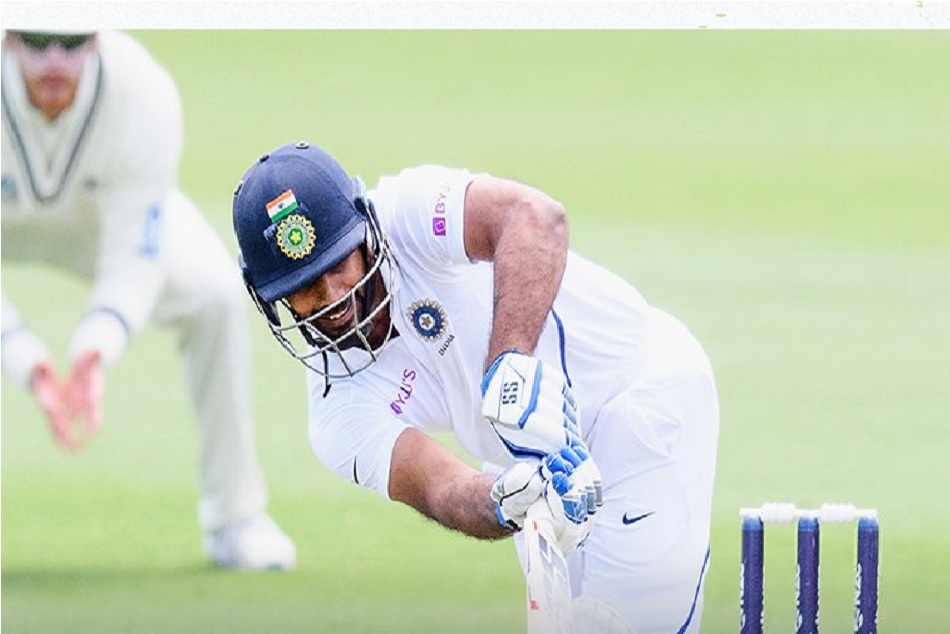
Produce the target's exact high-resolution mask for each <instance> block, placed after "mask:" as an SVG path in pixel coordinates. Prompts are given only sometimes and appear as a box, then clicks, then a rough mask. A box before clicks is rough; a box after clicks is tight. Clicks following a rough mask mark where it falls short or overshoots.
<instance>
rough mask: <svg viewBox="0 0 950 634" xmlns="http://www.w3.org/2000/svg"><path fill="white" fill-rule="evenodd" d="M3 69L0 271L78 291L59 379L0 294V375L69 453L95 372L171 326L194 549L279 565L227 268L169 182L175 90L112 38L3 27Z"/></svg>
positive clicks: (243, 337) (79, 437) (240, 306)
mask: <svg viewBox="0 0 950 634" xmlns="http://www.w3.org/2000/svg"><path fill="white" fill-rule="evenodd" d="M2 64H3V90H2V96H3V136H2V144H3V216H2V217H3V245H2V246H3V248H2V254H3V262H4V265H6V264H7V263H8V262H39V263H42V264H45V265H49V266H52V267H56V268H58V269H60V270H62V271H66V272H69V273H74V274H77V275H79V276H81V277H82V278H84V279H86V280H89V281H90V282H91V285H92V289H91V294H90V297H89V302H88V308H87V309H86V311H85V314H84V315H83V316H82V318H81V320H80V321H79V323H78V324H77V325H76V328H75V330H74V332H73V335H72V342H71V344H70V348H69V353H68V354H69V359H70V363H71V365H72V367H71V370H70V371H69V372H68V374H67V376H66V377H65V378H64V379H63V380H62V381H61V380H60V378H58V377H57V374H56V369H55V362H54V358H53V356H52V354H51V353H50V351H49V350H48V349H47V347H46V346H45V345H44V343H43V342H42V341H41V340H40V339H39V338H38V337H37V336H36V335H35V334H34V333H32V332H31V331H30V330H29V329H28V328H27V327H26V326H25V324H24V323H23V322H22V321H21V319H20V317H19V315H18V312H17V310H16V308H15V307H14V305H13V304H12V303H11V302H10V301H9V300H8V299H7V297H6V295H5V294H4V296H3V313H2V316H3V334H2V364H3V371H4V374H5V375H6V376H7V377H9V378H10V379H11V380H12V381H13V382H15V383H16V384H17V385H19V386H22V387H24V388H26V389H28V390H30V391H31V393H32V395H33V397H34V399H35V400H36V402H37V404H38V405H39V407H40V409H41V410H42V411H43V413H44V414H45V416H46V418H47V419H48V420H49V424H50V427H51V429H52V432H53V435H54V437H55V438H56V440H57V442H59V443H60V444H61V445H63V446H64V447H66V448H67V449H70V450H76V449H78V448H79V447H80V446H81V445H82V444H83V443H84V442H85V441H86V440H88V438H89V437H90V435H91V434H93V433H94V432H95V431H96V429H97V428H98V427H99V425H100V423H101V421H102V416H103V414H102V394H103V388H104V368H106V367H108V366H111V365H113V364H114V363H116V362H117V361H118V360H119V358H120V357H121V356H122V354H123V352H124V350H125V348H126V345H127V344H128V342H129V339H130V338H131V337H133V336H134V335H135V334H136V333H137V332H139V330H140V329H141V328H142V327H143V326H144V324H145V323H146V322H147V321H148V320H149V319H152V320H154V321H155V322H157V323H159V324H163V325H167V326H171V327H174V328H175V332H176V334H177V339H178V344H179V346H180V350H181V353H182V356H183V358H184V367H185V381H186V384H187V388H188V391H189V394H190V397H191V399H192V402H193V405H194V408H195V411H196V414H197V419H198V428H199V432H200V434H199V451H200V454H199V471H200V474H199V475H200V478H199V488H200V501H199V509H198V511H199V520H200V525H201V528H202V530H203V534H204V540H203V545H204V548H205V551H206V552H207V554H208V555H209V557H210V558H211V559H212V560H213V561H214V562H215V563H216V564H217V565H220V566H224V567H229V568H238V569H262V568H266V569H274V568H276V569H289V568H292V567H293V566H294V565H295V560H296V552H295V548H294V545H293V543H292V542H291V541H290V540H289V539H288V538H287V536H286V535H285V534H284V533H283V532H282V531H281V530H280V529H279V528H278V527H277V525H276V524H275V523H274V522H273V520H272V519H271V517H270V516H269V515H268V514H267V513H266V505H267V491H266V487H265V484H264V481H263V478H262V475H261V472H260V468H259V465H258V463H257V459H256V456H255V453H254V447H253V430H252V421H251V419H250V414H249V412H250V411H251V410H250V403H249V402H248V394H249V393H250V390H249V386H250V358H249V354H250V344H249V338H248V333H247V331H246V326H247V325H246V316H245V305H244V303H243V300H242V299H241V298H242V296H243V291H242V290H241V282H240V277H239V273H238V271H237V269H236V267H235V266H234V263H233V259H232V258H231V257H230V256H229V255H228V253H227V250H226V249H225V247H224V245H223V243H222V242H221V240H220V239H219V237H218V236H217V235H216V234H215V233H214V232H213V230H212V229H211V227H210V226H209V225H208V224H207V223H206V221H205V219H204V218H203V217H202V216H201V215H200V213H199V212H198V211H197V209H196V208H195V207H194V206H193V204H192V203H191V202H190V201H189V200H188V199H187V198H186V197H185V196H184V195H183V194H182V192H181V191H179V190H178V188H177V185H176V183H177V172H178V163H179V156H180V153H181V147H182V113H181V104H180V102H179V96H178V92H177V88H176V87H175V85H174V84H173V82H172V80H171V78H170V77H169V76H168V74H167V73H166V72H165V71H164V70H163V69H162V68H161V67H160V66H159V65H158V64H157V63H156V62H155V61H154V60H153V59H152V58H151V57H150V56H149V55H148V53H147V52H146V51H145V49H144V48H143V47H142V46H141V45H139V44H138V43H137V42H135V41H133V40H132V39H131V38H129V37H128V36H126V35H124V34H121V33H110V32H102V33H45V32H16V31H7V32H6V33H5V34H4V38H3V59H2ZM4 274H5V276H6V275H9V274H11V273H10V271H9V269H7V270H5V271H4ZM49 306H50V310H59V309H60V308H61V307H58V306H57V305H56V302H55V300H54V299H50V300H49Z"/></svg>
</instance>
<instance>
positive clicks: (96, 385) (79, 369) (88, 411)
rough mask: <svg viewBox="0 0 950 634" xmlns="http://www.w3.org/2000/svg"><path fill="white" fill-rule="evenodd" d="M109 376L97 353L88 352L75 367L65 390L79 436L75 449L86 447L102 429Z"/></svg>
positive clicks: (76, 438) (73, 443) (69, 410)
mask: <svg viewBox="0 0 950 634" xmlns="http://www.w3.org/2000/svg"><path fill="white" fill-rule="evenodd" d="M104 391H105V374H104V372H103V369H102V364H101V362H100V358H99V353H98V352H96V351H90V352H84V353H83V354H81V355H79V357H78V358H77V359H76V362H75V363H74V364H73V369H72V372H70V375H69V379H68V380H67V382H66V386H65V388H64V390H63V396H64V398H65V402H66V407H67V411H68V412H69V415H70V418H71V419H73V420H75V422H76V425H77V428H78V431H79V433H78V435H77V436H76V437H75V438H71V439H70V442H71V443H72V447H71V448H72V449H78V448H79V447H81V446H82V445H84V444H85V443H86V442H87V441H88V440H89V439H90V438H91V437H92V435H93V434H95V433H96V431H97V430H98V429H99V427H100V426H101V425H102V394H103V392H104Z"/></svg>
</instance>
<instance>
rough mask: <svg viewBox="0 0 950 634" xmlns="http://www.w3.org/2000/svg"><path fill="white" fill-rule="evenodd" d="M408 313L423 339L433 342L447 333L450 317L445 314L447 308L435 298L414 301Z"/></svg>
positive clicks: (413, 325)
mask: <svg viewBox="0 0 950 634" xmlns="http://www.w3.org/2000/svg"><path fill="white" fill-rule="evenodd" d="M406 314H407V316H408V317H409V321H410V322H412V327H413V328H414V329H415V331H416V333H417V334H418V335H419V336H420V337H422V339H423V341H428V342H429V343H432V342H434V341H438V340H439V339H441V338H442V335H444V334H445V327H446V324H447V322H448V318H447V317H446V316H445V310H443V309H442V306H440V305H439V303H438V302H436V301H435V300H431V299H420V300H418V301H416V302H413V304H412V306H410V307H409V310H408V311H406Z"/></svg>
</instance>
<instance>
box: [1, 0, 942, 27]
mask: <svg viewBox="0 0 950 634" xmlns="http://www.w3.org/2000/svg"><path fill="white" fill-rule="evenodd" d="M2 22H3V24H2V26H3V28H49V29H53V28H55V29H69V28H74V29H100V28H115V29H137V28H157V29H179V28H190V29H208V28H215V29H216V28H236V29H265V28H266V29H349V28H359V29H403V28H423V29H504V28H514V29H600V28H610V29H950V2H945V1H935V0H917V1H914V0H903V1H897V2H895V1H887V2H884V1H879V2H801V1H797V2H791V1H790V2H748V1H745V2H737V1H732V2H675V1H674V2H657V1H651V2H631V1H627V2H597V1H591V2H584V1H560V2H558V1H554V2H536V1H520V2H518V1H515V2H492V1H487V2H475V1H458V2H428V1H425V2H424V1H415V2H413V1H391V2H357V1H353V2H339V1H337V2H297V1H294V2H281V1H274V2H234V1H230V2H208V1H203V2H202V1H195V2H180V1H177V2H171V1H169V2H163V1H145V2H54V1H46V2H29V1H22V0H16V1H10V2H4V5H3V16H2Z"/></svg>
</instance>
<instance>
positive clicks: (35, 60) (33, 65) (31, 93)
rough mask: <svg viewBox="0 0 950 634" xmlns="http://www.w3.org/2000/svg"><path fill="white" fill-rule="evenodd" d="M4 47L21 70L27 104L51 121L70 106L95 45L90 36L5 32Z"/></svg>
mask: <svg viewBox="0 0 950 634" xmlns="http://www.w3.org/2000/svg"><path fill="white" fill-rule="evenodd" d="M5 46H6V48H7V49H8V50H9V51H10V52H11V53H12V54H13V55H14V56H16V59H17V61H18V63H19V65H20V68H21V69H22V70H23V81H24V84H25V85H26V92H27V96H28V97H29V100H30V103H31V104H32V105H33V107H34V108H36V109H37V110H39V111H40V112H42V113H43V115H44V116H45V117H46V118H47V119H49V120H50V121H53V120H55V119H56V118H57V117H58V116H59V115H60V114H62V112H63V111H64V110H66V109H67V108H69V107H70V106H72V105H73V101H75V99H76V91H77V89H78V88H79V80H80V79H81V78H82V70H83V66H84V64H85V62H86V59H88V57H89V56H90V55H92V54H93V53H94V52H95V50H96V47H97V41H96V36H95V35H91V34H60V33H43V32H34V31H29V32H27V31H22V32H16V31H8V32H7V34H6V38H5Z"/></svg>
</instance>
